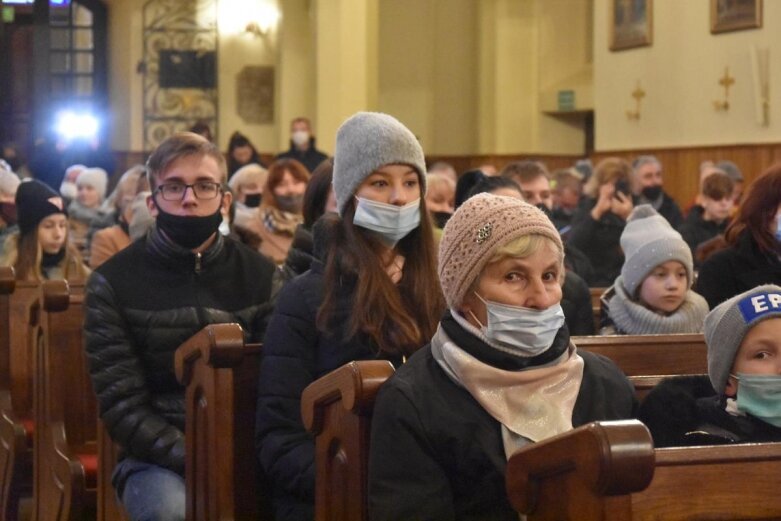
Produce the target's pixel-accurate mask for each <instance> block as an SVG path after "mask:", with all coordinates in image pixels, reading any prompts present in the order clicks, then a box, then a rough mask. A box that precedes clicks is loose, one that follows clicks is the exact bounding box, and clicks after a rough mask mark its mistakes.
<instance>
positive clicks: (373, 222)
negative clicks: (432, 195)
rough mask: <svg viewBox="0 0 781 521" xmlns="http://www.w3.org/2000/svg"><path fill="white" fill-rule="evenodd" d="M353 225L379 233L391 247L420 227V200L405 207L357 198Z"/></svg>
mask: <svg viewBox="0 0 781 521" xmlns="http://www.w3.org/2000/svg"><path fill="white" fill-rule="evenodd" d="M356 199H357V200H358V205H357V206H356V207H355V216H354V217H353V224H355V225H356V226H360V227H361V228H366V229H367V230H372V231H374V232H377V233H378V234H379V235H380V236H381V237H382V238H383V240H384V242H385V243H386V244H388V245H389V246H390V247H394V246H396V243H397V242H399V241H400V240H401V239H403V238H404V237H406V236H407V234H408V233H409V232H411V231H412V230H414V229H415V228H417V227H418V226H419V225H420V198H418V199H415V200H414V201H412V202H411V203H408V204H405V205H404V206H396V205H393V204H386V203H379V202H377V201H372V200H371V199H365V198H363V197H356Z"/></svg>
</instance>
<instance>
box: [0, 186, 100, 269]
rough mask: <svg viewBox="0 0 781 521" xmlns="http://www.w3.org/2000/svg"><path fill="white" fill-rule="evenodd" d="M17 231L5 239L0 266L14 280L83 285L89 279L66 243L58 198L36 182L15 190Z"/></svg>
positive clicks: (65, 219) (64, 219) (64, 212)
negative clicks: (11, 270) (9, 271)
mask: <svg viewBox="0 0 781 521" xmlns="http://www.w3.org/2000/svg"><path fill="white" fill-rule="evenodd" d="M16 211H17V225H18V227H19V230H18V231H17V232H14V233H12V234H9V235H8V237H6V239H5V246H4V247H3V255H2V258H0V265H2V266H13V268H14V271H15V273H16V278H17V280H29V281H37V282H40V281H43V280H51V279H58V280H62V279H64V280H69V281H71V282H74V281H75V282H83V281H85V280H86V279H87V276H88V275H89V270H88V269H87V268H86V267H85V266H84V263H83V262H82V260H81V256H80V255H79V252H78V250H76V248H74V247H73V245H71V244H70V243H69V241H68V214H67V210H66V209H65V206H64V204H63V200H62V197H60V196H59V195H58V194H57V192H55V191H54V190H52V189H51V188H50V187H49V186H48V185H45V184H43V183H41V182H40V181H36V180H33V181H28V182H25V183H22V184H20V185H19V187H18V188H17V190H16Z"/></svg>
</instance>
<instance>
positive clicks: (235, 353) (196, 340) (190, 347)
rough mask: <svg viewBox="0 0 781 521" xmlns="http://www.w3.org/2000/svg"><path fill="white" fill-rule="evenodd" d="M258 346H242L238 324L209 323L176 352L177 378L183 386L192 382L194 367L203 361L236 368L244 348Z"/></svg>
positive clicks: (256, 347) (242, 331)
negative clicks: (198, 361) (197, 362)
mask: <svg viewBox="0 0 781 521" xmlns="http://www.w3.org/2000/svg"><path fill="white" fill-rule="evenodd" d="M252 348H255V349H258V350H259V349H260V346H259V345H254V346H253V345H249V344H248V345H246V346H245V345H244V330H243V329H242V328H241V326H240V325H239V324H235V323H231V324H211V325H208V326H206V327H205V328H203V329H201V330H200V331H199V332H197V333H196V334H194V335H193V336H191V337H190V338H189V339H187V341H185V342H184V343H183V344H182V345H181V346H179V348H178V349H177V350H176V354H175V355H174V369H175V371H176V378H177V380H179V383H181V384H182V385H184V386H187V385H188V384H189V383H190V381H191V380H192V375H193V365H194V364H195V362H196V360H198V359H200V358H202V359H203V361H204V363H206V364H207V365H209V366H212V367H236V366H237V365H239V364H240V363H241V362H242V360H243V359H244V357H245V356H246V355H247V349H252Z"/></svg>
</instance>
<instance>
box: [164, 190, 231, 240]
mask: <svg viewBox="0 0 781 521" xmlns="http://www.w3.org/2000/svg"><path fill="white" fill-rule="evenodd" d="M152 200H153V201H154V198H153V199H152ZM155 206H157V211H158V214H157V226H158V227H159V228H160V229H161V230H162V231H163V233H165V235H166V236H167V237H168V238H169V239H171V240H172V241H173V242H175V243H176V244H178V245H179V246H182V247H183V248H187V249H188V250H192V249H193V248H197V247H198V246H200V245H201V244H203V243H204V242H206V239H208V238H209V237H211V236H212V235H213V234H215V233H217V229H218V228H219V227H220V224H221V223H222V213H221V212H220V208H217V211H216V212H214V213H213V214H211V215H205V216H203V217H196V216H194V215H188V216H183V215H174V214H171V213H168V212H164V211H163V210H162V208H160V206H158V204H157V201H155Z"/></svg>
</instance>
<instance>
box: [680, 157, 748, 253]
mask: <svg viewBox="0 0 781 521" xmlns="http://www.w3.org/2000/svg"><path fill="white" fill-rule="evenodd" d="M734 186H735V184H734V183H733V182H732V179H730V178H729V176H727V174H724V173H722V172H720V171H719V172H716V173H714V174H712V175H710V176H708V177H706V178H705V180H704V181H703V183H702V190H701V191H700V195H699V197H698V200H699V204H697V205H695V206H693V207H692V209H691V210H690V211H689V214H688V215H687V216H686V219H685V220H684V221H683V224H682V225H681V227H680V228H679V229H678V231H679V232H681V236H682V237H683V240H684V241H686V244H688V245H689V248H690V249H691V251H692V255H694V254H695V252H696V251H697V247H698V246H699V245H700V244H702V243H704V242H706V241H709V240H710V239H713V238H714V237H716V236H717V235H721V234H723V233H724V232H725V231H726V229H727V225H728V224H729V217H730V215H732V204H733V203H732V190H733V189H734ZM695 266H699V263H696V262H695Z"/></svg>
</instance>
